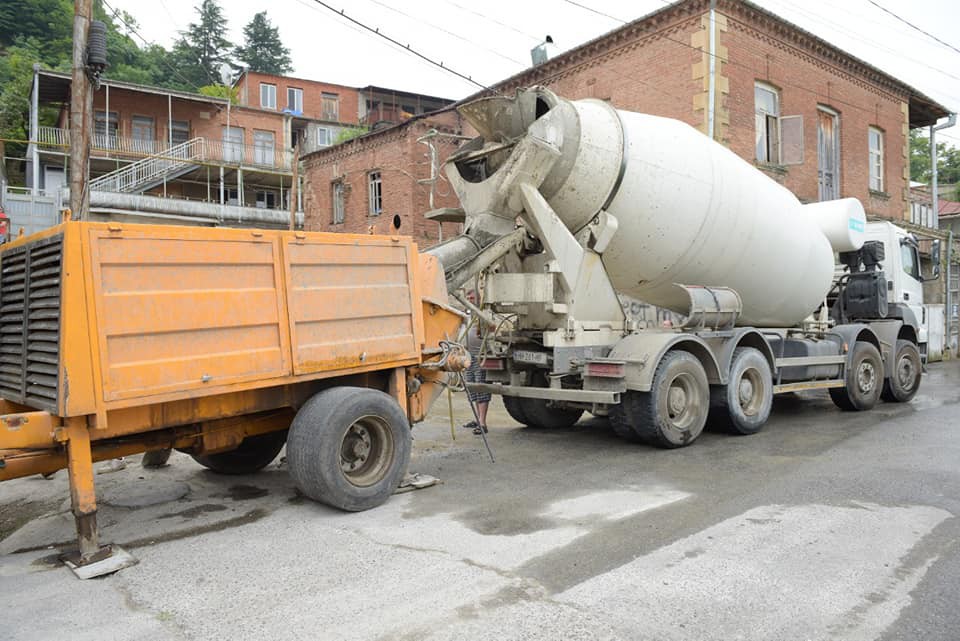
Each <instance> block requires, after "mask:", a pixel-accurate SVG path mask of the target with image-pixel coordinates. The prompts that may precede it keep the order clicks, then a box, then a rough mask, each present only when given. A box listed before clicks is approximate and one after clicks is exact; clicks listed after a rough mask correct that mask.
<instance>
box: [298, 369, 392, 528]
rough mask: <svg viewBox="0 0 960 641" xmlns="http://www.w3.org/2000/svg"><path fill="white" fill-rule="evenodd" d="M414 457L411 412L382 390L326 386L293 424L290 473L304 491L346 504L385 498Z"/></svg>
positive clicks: (358, 506) (351, 507)
mask: <svg viewBox="0 0 960 641" xmlns="http://www.w3.org/2000/svg"><path fill="white" fill-rule="evenodd" d="M409 462H410V428H409V424H408V422H407V417H406V415H404V413H403V410H401V409H400V406H399V405H398V404H397V402H396V401H395V400H394V399H393V398H392V397H391V396H389V395H388V394H385V393H383V392H381V391H379V390H373V389H367V388H365V387H334V388H332V389H328V390H324V391H322V392H320V393H319V394H317V395H315V396H314V397H312V398H311V399H310V400H308V401H307V402H306V403H304V405H303V407H301V408H300V411H298V412H297V415H296V417H294V419H293V424H292V425H291V426H290V436H289V437H288V439H287V465H289V467H290V476H291V477H292V478H293V480H294V482H295V483H296V485H297V487H298V488H299V489H300V491H301V492H303V494H304V495H306V496H308V497H310V498H311V499H314V500H315V501H320V502H321V503H326V504H327V505H330V506H332V507H335V508H339V509H341V510H346V511H348V512H359V511H361V510H368V509H370V508H373V507H376V506H378V505H380V504H382V503H384V502H385V501H386V500H387V499H388V498H390V495H391V494H393V492H394V490H396V489H397V486H399V485H400V481H401V480H402V479H403V475H404V473H406V471H407V464H408V463H409Z"/></svg>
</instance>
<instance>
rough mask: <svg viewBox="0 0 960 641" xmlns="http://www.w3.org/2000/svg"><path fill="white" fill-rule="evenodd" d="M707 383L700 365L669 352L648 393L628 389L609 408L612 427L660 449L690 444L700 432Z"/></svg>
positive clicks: (692, 358)
mask: <svg viewBox="0 0 960 641" xmlns="http://www.w3.org/2000/svg"><path fill="white" fill-rule="evenodd" d="M709 409H710V385H709V384H708V382H707V373H706V372H705V371H704V369H703V365H701V364H700V361H699V360H697V358H696V357H695V356H693V355H692V354H690V353H688V352H681V351H675V352H668V353H667V354H666V356H664V357H663V359H662V360H661V361H660V364H659V365H657V371H656V373H655V374H654V375H653V385H652V387H651V389H650V391H649V392H636V391H632V390H628V391H627V392H624V393H623V394H622V395H621V396H620V404H619V405H617V406H615V407H613V408H611V411H610V420H611V423H612V424H613V426H614V429H615V430H616V432H617V433H618V434H621V435H629V434H630V433H631V432H632V434H634V435H636V437H635V438H634V437H633V436H628V438H630V440H639V441H642V442H644V443H649V444H650V445H655V446H657V447H662V448H671V449H672V448H677V447H685V446H687V445H690V444H691V443H693V442H694V441H695V440H697V437H699V436H700V434H701V433H702V432H703V427H704V425H705V424H706V422H707V413H708V412H709Z"/></svg>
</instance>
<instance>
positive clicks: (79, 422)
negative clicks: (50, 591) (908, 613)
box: [62, 416, 137, 579]
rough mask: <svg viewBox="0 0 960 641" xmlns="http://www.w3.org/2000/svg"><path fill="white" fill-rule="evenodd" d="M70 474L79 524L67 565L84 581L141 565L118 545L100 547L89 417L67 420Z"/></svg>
mask: <svg viewBox="0 0 960 641" xmlns="http://www.w3.org/2000/svg"><path fill="white" fill-rule="evenodd" d="M65 427H66V436H67V471H68V473H69V475H70V502H71V505H72V508H73V517H74V519H75V520H76V523H77V543H78V547H79V549H78V551H77V552H76V553H75V554H69V553H68V554H65V555H64V556H63V557H62V558H63V561H64V563H66V564H67V566H68V567H69V568H70V569H71V570H73V573H74V574H76V575H77V576H78V577H79V578H81V579H90V578H93V577H96V576H103V575H104V574H111V573H113V572H116V571H117V570H120V569H122V568H125V567H128V566H131V565H133V564H135V563H136V562H137V560H136V559H135V558H133V557H132V556H131V555H130V554H128V553H127V552H125V551H124V550H122V549H121V548H120V547H118V546H115V545H108V546H105V547H100V528H99V526H98V525H97V492H96V487H95V484H94V480H93V452H92V451H91V448H90V431H89V428H88V426H87V418H86V417H85V416H78V417H71V418H68V419H66V425H65Z"/></svg>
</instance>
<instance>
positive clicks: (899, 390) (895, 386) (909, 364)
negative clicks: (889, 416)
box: [880, 339, 921, 403]
mask: <svg viewBox="0 0 960 641" xmlns="http://www.w3.org/2000/svg"><path fill="white" fill-rule="evenodd" d="M893 358H894V360H893V373H892V374H891V375H890V378H888V379H886V380H884V381H883V391H882V392H880V398H882V399H883V400H885V401H887V402H890V403H906V402H907V401H909V400H910V399H912V398H913V397H914V396H915V395H916V393H917V390H919V389H920V375H921V365H920V350H919V349H918V348H917V346H916V344H915V343H913V342H912V341H907V340H903V339H900V340H898V341H897V353H896V354H895V355H894V357H893Z"/></svg>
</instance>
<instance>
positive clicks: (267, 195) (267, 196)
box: [254, 189, 280, 209]
mask: <svg viewBox="0 0 960 641" xmlns="http://www.w3.org/2000/svg"><path fill="white" fill-rule="evenodd" d="M261 196H263V200H261V198H260V197H261ZM270 200H273V206H272V207H271V206H270ZM279 200H280V199H279V198H278V197H277V192H275V191H272V190H270V189H258V190H256V191H254V206H255V207H256V208H257V209H276V208H277V202H279ZM261 202H262V203H263V205H261V204H260V203H261Z"/></svg>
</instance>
